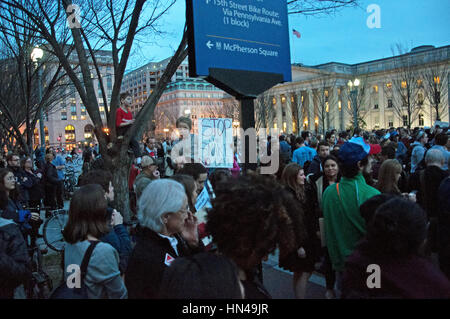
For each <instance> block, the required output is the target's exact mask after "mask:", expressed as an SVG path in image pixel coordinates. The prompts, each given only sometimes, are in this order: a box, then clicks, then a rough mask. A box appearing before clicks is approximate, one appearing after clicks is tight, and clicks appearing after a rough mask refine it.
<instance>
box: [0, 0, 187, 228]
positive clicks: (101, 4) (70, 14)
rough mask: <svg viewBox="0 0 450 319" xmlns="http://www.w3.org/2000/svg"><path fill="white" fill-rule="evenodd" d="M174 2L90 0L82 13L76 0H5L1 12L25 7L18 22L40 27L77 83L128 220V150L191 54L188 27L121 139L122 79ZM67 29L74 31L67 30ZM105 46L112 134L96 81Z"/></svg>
mask: <svg viewBox="0 0 450 319" xmlns="http://www.w3.org/2000/svg"><path fill="white" fill-rule="evenodd" d="M174 3H175V0H155V1H145V0H134V1H133V0H106V1H97V0H86V1H82V2H79V3H78V5H79V6H80V9H81V12H82V14H83V15H82V16H77V14H76V11H74V7H73V3H72V1H70V0H0V12H1V13H0V14H1V15H4V12H6V11H7V10H10V9H11V8H13V9H14V10H16V11H19V12H20V13H21V15H18V14H14V13H13V18H14V21H15V23H16V24H18V25H21V26H22V27H23V28H25V29H29V30H34V31H35V32H36V34H38V35H39V36H40V38H41V41H42V42H43V43H45V44H46V46H48V47H49V48H51V51H52V53H53V55H55V56H56V57H57V58H58V60H59V62H60V63H61V64H62V66H63V68H64V71H65V72H66V74H67V75H68V77H69V78H70V80H71V82H72V83H73V85H74V87H75V89H76V91H77V93H78V95H79V96H80V99H81V100H82V102H83V104H84V106H85V107H86V110H87V112H88V114H89V116H90V118H91V120H92V122H93V125H94V132H95V135H96V137H97V140H98V143H99V149H100V153H101V155H102V158H103V159H104V162H105V168H106V169H109V170H111V171H112V172H113V183H114V187H115V189H116V202H117V207H118V209H119V210H120V211H121V212H122V213H123V214H124V219H125V221H127V222H128V221H129V220H130V210H129V198H128V174H129V169H130V166H131V163H132V157H130V156H129V155H128V154H127V150H128V144H129V141H130V139H131V137H135V138H137V139H140V138H141V137H142V134H143V132H144V130H145V129H146V123H148V122H151V120H152V116H153V112H154V109H155V107H156V104H157V103H158V101H159V98H160V97H161V95H162V93H163V92H164V90H165V88H166V86H167V84H168V83H169V82H170V79H171V77H172V75H173V74H174V73H175V71H176V70H177V68H178V66H179V65H180V64H181V62H182V61H183V60H184V59H185V58H186V56H187V50H186V46H187V35H186V33H185V34H184V36H183V38H182V40H181V42H180V45H179V47H178V49H177V50H176V52H175V54H174V56H173V57H172V59H171V61H170V62H169V64H168V65H167V67H166V70H165V72H164V74H163V75H162V76H161V79H160V80H159V82H158V83H157V85H156V87H155V88H154V90H153V92H152V93H151V95H150V96H149V97H148V99H147V101H146V102H145V103H144V105H143V107H142V109H141V110H140V112H139V114H138V115H137V116H136V120H135V122H134V123H133V125H132V126H131V127H130V128H129V129H128V132H127V134H125V136H124V138H123V139H121V140H117V138H116V132H115V117H116V110H117V108H118V106H119V103H120V101H119V94H120V89H121V83H122V79H123V75H124V72H125V68H126V65H127V62H128V59H129V56H130V54H131V50H132V46H133V43H134V42H135V40H136V41H139V40H140V39H143V38H148V37H151V36H152V35H154V34H155V32H158V21H159V19H160V18H161V16H163V15H164V14H165V13H166V12H167V10H168V9H169V8H170V7H171V6H172V5H173V4H174ZM22 14H23V15H25V16H27V18H28V19H29V20H31V23H30V22H27V21H25V20H24V19H23V17H22ZM68 27H69V28H68ZM67 30H68V31H69V32H67V33H66V32H65V31H67ZM69 46H73V47H74V48H75V52H76V54H73V55H72V56H70V55H68V54H67V53H68V47H69ZM100 49H108V50H110V51H111V55H112V61H113V68H114V85H113V88H112V93H111V96H110V101H111V102H110V105H108V100H109V99H108V98H109V97H108V96H107V95H106V91H105V88H104V86H103V81H100V89H101V96H102V98H103V101H104V103H105V104H104V108H105V113H106V117H107V122H108V127H109V129H110V132H111V134H110V135H109V136H107V135H106V133H105V132H104V131H103V126H104V124H103V122H102V118H101V115H100V110H99V103H98V100H97V96H96V94H95V91H96V90H95V88H94V82H93V75H94V74H95V75H96V76H97V78H98V79H102V74H101V73H100V61H98V59H97V58H98V56H97V52H98V50H100ZM73 60H76V61H77V62H78V63H79V66H80V70H81V79H80V78H79V77H78V76H77V74H76V72H75V71H74V68H73V64H72V63H71V62H72V61H73Z"/></svg>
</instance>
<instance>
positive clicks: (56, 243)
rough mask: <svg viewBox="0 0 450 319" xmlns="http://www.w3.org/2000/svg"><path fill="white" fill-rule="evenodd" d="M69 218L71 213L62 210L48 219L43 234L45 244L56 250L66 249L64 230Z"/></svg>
mask: <svg viewBox="0 0 450 319" xmlns="http://www.w3.org/2000/svg"><path fill="white" fill-rule="evenodd" d="M68 220H69V214H68V213H67V212H66V211H65V210H61V211H59V212H57V213H56V214H54V215H53V216H52V217H51V218H49V219H47V220H46V221H45V224H44V229H43V236H44V242H45V244H46V245H47V246H48V247H50V248H51V249H53V250H55V251H62V250H64V238H63V235H62V230H63V229H64V227H65V226H66V224H67V221H68Z"/></svg>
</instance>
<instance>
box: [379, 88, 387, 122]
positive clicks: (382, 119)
mask: <svg viewBox="0 0 450 319" xmlns="http://www.w3.org/2000/svg"><path fill="white" fill-rule="evenodd" d="M377 85H378V110H379V113H380V128H386V117H385V114H384V111H385V106H387V99H386V97H385V95H384V83H377Z"/></svg>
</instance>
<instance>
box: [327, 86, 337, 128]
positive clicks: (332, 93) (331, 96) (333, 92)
mask: <svg viewBox="0 0 450 319" xmlns="http://www.w3.org/2000/svg"><path fill="white" fill-rule="evenodd" d="M338 101H339V96H338V91H337V86H333V87H332V88H330V90H329V91H328V104H329V110H328V111H329V116H330V125H331V127H332V128H334V129H338V128H339V124H338V123H339V108H338Z"/></svg>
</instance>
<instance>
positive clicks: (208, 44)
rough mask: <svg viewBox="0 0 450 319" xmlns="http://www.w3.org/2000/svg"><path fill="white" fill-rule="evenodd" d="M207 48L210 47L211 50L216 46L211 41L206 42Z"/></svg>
mask: <svg viewBox="0 0 450 319" xmlns="http://www.w3.org/2000/svg"><path fill="white" fill-rule="evenodd" d="M206 46H207V47H208V49H211V48H212V47H213V46H214V44H212V43H211V41H208V42H206Z"/></svg>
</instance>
